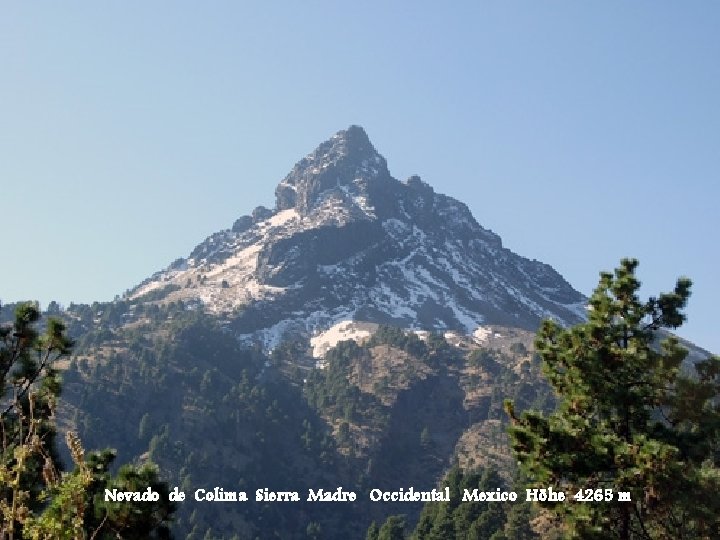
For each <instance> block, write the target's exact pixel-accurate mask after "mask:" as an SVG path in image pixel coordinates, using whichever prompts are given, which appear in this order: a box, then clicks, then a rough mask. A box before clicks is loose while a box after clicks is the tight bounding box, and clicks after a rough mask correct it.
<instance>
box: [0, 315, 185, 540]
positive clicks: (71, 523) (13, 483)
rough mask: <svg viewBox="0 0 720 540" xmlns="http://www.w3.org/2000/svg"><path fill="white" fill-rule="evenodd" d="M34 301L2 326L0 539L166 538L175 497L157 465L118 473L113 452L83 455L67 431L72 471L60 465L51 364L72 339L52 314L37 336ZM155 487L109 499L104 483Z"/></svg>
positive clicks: (130, 487)
mask: <svg viewBox="0 0 720 540" xmlns="http://www.w3.org/2000/svg"><path fill="white" fill-rule="evenodd" d="M39 321H40V311H39V309H38V307H37V305H36V304H34V303H26V304H21V305H19V306H18V307H17V309H16V312H15V323H14V324H13V325H12V326H3V327H0V428H1V429H0V434H1V435H2V436H0V538H2V539H5V538H9V539H10V540H21V539H23V538H27V539H29V538H32V539H36V540H45V539H47V540H49V539H53V540H78V539H82V538H87V537H92V538H96V539H97V540H103V539H106V538H108V539H109V538H117V537H120V536H123V537H133V538H140V537H142V538H158V539H160V538H170V533H169V529H168V524H169V521H170V519H171V517H172V514H173V512H174V509H175V507H174V503H170V502H169V501H168V489H167V485H166V484H165V483H164V482H161V481H159V480H158V477H157V469H156V468H155V467H154V466H152V465H150V464H147V465H145V466H142V467H139V468H137V467H134V466H129V465H125V466H123V467H121V468H120V470H119V472H118V474H117V475H116V476H115V477H112V476H110V474H109V473H108V469H109V466H110V462H111V461H112V459H113V458H114V454H113V453H112V452H111V451H105V452H102V453H93V454H90V456H89V457H87V458H86V456H85V451H84V449H83V447H82V444H81V442H80V439H79V438H78V437H77V435H75V434H74V433H73V432H68V433H67V434H66V441H67V443H68V447H69V449H70V454H71V457H72V460H73V462H74V464H75V470H74V471H73V472H72V473H63V472H62V471H61V467H60V463H59V459H58V458H57V451H56V449H55V431H56V430H55V424H54V411H55V405H56V401H57V398H58V396H59V394H60V378H59V373H58V371H57V370H56V368H55V366H54V364H55V363H56V362H57V361H58V360H59V359H61V358H62V357H64V356H67V355H68V354H69V353H70V351H71V347H72V341H71V340H70V339H69V338H68V337H67V335H66V333H65V326H64V324H63V323H62V322H61V321H60V320H58V319H52V318H51V319H49V320H48V321H47V324H46V328H45V331H44V333H43V334H42V335H40V334H39V333H38V331H37V329H36V327H37V326H38V324H39ZM148 486H149V487H151V489H153V491H155V492H158V493H159V494H160V500H159V501H157V502H129V503H128V502H123V503H119V502H118V503H110V502H105V501H104V500H103V497H102V495H103V491H104V488H105V487H108V488H113V487H115V488H118V489H119V490H122V491H142V490H144V489H145V488H147V487H148Z"/></svg>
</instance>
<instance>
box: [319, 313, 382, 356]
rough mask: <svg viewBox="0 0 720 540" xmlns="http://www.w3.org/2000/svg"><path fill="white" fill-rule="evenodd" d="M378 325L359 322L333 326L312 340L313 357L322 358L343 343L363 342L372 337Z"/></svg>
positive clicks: (343, 322) (341, 322) (342, 322)
mask: <svg viewBox="0 0 720 540" xmlns="http://www.w3.org/2000/svg"><path fill="white" fill-rule="evenodd" d="M377 328H378V325H377V324H374V323H368V322H359V321H340V322H339V323H337V324H335V325H333V326H331V327H330V328H328V329H327V330H326V331H325V332H322V333H320V334H317V335H316V336H313V337H312V338H311V339H310V346H311V347H312V355H313V357H315V358H322V357H324V356H325V353H326V352H328V351H329V350H330V349H332V348H333V347H335V346H336V345H337V344H338V343H340V342H341V341H347V340H350V339H351V340H353V341H355V342H362V341H364V340H366V339H367V338H369V337H370V336H372V335H373V334H374V333H375V331H376V330H377Z"/></svg>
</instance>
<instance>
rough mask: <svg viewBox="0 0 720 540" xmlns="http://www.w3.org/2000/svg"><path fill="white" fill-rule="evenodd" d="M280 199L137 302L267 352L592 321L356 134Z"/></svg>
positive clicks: (289, 182) (320, 157) (454, 203)
mask: <svg viewBox="0 0 720 540" xmlns="http://www.w3.org/2000/svg"><path fill="white" fill-rule="evenodd" d="M276 196H277V203H276V207H275V209H273V210H271V209H268V208H264V207H258V208H256V209H255V210H254V211H253V212H252V215H250V216H243V217H241V218H239V219H238V220H237V221H236V222H235V223H234V224H233V227H232V228H231V229H228V230H224V231H220V232H218V233H215V234H213V235H211V236H210V237H208V238H207V239H206V240H205V241H204V242H202V243H201V244H199V245H198V246H197V247H196V248H195V249H194V250H193V251H192V253H191V254H190V256H189V257H188V258H186V259H179V260H178V261H176V262H175V263H173V264H172V265H171V266H170V267H168V268H167V269H166V270H164V271H161V272H158V273H157V274H155V275H153V276H152V277H151V278H150V279H148V280H146V281H145V282H143V283H142V284H141V285H140V286H138V287H137V288H136V289H134V290H133V291H132V292H131V293H130V295H129V296H130V300H131V301H136V302H147V301H151V302H168V301H172V300H182V301H183V302H185V303H186V305H188V306H190V307H193V308H194V307H201V308H202V309H204V310H205V311H207V312H209V313H215V314H217V315H218V316H219V317H222V318H223V319H224V320H225V321H226V324H227V325H228V328H229V329H231V330H232V331H233V332H234V333H235V334H236V335H237V336H238V338H239V339H241V340H243V341H247V342H260V343H261V344H262V345H263V346H264V347H266V348H272V347H274V346H275V345H276V344H277V343H279V342H280V341H282V340H283V339H286V338H293V339H296V338H297V337H306V338H310V337H312V336H314V335H317V334H318V333H321V332H323V331H324V330H326V329H328V328H331V327H333V326H334V325H336V324H338V323H340V322H342V321H347V320H352V321H364V322H367V323H388V324H394V325H397V326H403V327H407V328H415V329H425V330H456V331H459V332H462V333H466V334H470V333H472V332H474V331H475V330H476V329H477V328H478V327H479V326H481V325H484V324H504V325H509V326H516V327H522V328H527V329H531V330H534V329H535V328H537V325H538V324H539V322H540V320H541V319H543V318H546V317H553V318H555V319H557V320H559V321H561V322H562V323H567V324H571V323H575V322H577V321H579V320H581V319H582V318H583V317H584V298H583V296H582V295H581V294H579V293H578V292H577V291H575V290H574V289H573V288H572V287H571V286H570V285H569V284H568V283H567V282H566V281H565V280H564V279H563V278H562V276H560V275H559V274H558V273H557V272H556V271H555V270H553V269H552V268H551V267H550V266H548V265H546V264H543V263H540V262H538V261H530V260H528V259H526V258H524V257H522V256H520V255H517V254H515V253H513V252H511V251H510V250H508V249H506V248H505V247H503V245H502V241H501V240H500V237H499V236H498V235H497V234H495V233H493V232H492V231H489V230H488V229H485V228H483V227H482V226H481V225H479V224H478V223H477V221H476V220H475V218H474V217H473V216H472V214H471V213H470V210H469V209H468V208H467V206H466V205H465V204H463V203H462V202H460V201H458V200H456V199H453V198H452V197H448V196H446V195H442V194H439V193H436V192H435V190H434V189H433V188H432V187H431V186H430V185H429V184H428V183H426V182H425V181H423V180H421V179H420V178H419V177H417V176H412V177H410V178H408V179H407V180H406V181H405V182H401V181H399V180H397V179H395V178H393V177H392V176H391V175H390V173H389V171H388V168H387V164H386V162H385V159H384V158H383V157H382V156H381V155H380V154H379V153H378V152H377V150H376V149H375V148H374V147H373V145H372V143H371V142H370V140H369V138H368V136H367V134H366V133H365V131H364V130H363V129H362V128H360V127H358V126H350V127H349V128H348V129H346V130H343V131H339V132H338V133H336V134H335V135H334V136H333V137H331V138H330V139H328V140H327V141H325V142H324V143H322V144H321V145H320V146H318V148H317V149H316V150H315V151H314V152H312V153H311V154H309V155H308V156H306V157H305V158H303V159H301V160H300V161H299V162H298V163H297V164H296V165H295V166H294V167H293V169H292V170H291V171H290V173H289V174H288V175H287V176H286V177H285V178H284V179H283V180H282V181H281V182H280V184H279V185H278V187H277V189H276Z"/></svg>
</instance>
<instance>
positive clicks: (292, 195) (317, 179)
mask: <svg viewBox="0 0 720 540" xmlns="http://www.w3.org/2000/svg"><path fill="white" fill-rule="evenodd" d="M384 179H390V173H389V172H388V169H387V163H386V162H385V158H383V157H382V156H381V155H380V154H379V153H378V152H377V150H376V149H375V147H374V146H373V145H372V143H371V142H370V139H369V138H368V136H367V133H365V130H364V129H363V128H361V127H360V126H350V127H349V128H347V129H345V130H342V131H338V132H337V133H336V134H335V135H333V136H332V137H331V138H330V139H328V140H327V141H325V142H323V143H322V144H321V145H320V146H318V147H317V148H316V149H315V151H313V152H312V153H310V154H308V155H307V156H305V157H304V158H303V159H301V160H300V161H299V162H298V163H297V164H296V165H295V166H294V167H293V169H292V170H291V171H290V173H289V174H288V175H287V176H286V177H285V178H284V179H283V180H282V181H281V182H280V184H279V185H278V187H277V189H276V190H275V196H276V208H277V210H278V211H282V210H289V209H295V210H297V211H298V213H300V214H301V215H306V214H309V213H310V212H312V210H313V209H314V208H316V207H318V206H319V205H320V204H322V202H323V201H324V200H325V199H326V198H327V197H328V196H332V195H335V196H336V197H338V198H340V199H347V198H348V197H367V196H368V189H369V184H371V183H373V182H377V181H381V180H384Z"/></svg>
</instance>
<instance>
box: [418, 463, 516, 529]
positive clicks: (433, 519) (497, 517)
mask: <svg viewBox="0 0 720 540" xmlns="http://www.w3.org/2000/svg"><path fill="white" fill-rule="evenodd" d="M441 485H442V486H443V487H444V486H447V487H449V488H450V501H449V502H429V503H425V506H424V507H423V510H422V513H421V514H420V519H419V521H418V524H417V526H416V527H415V530H414V531H413V533H412V534H411V535H410V538H411V539H413V540H440V539H443V540H468V539H475V538H478V539H480V538H491V537H492V536H493V535H494V534H496V533H498V532H502V531H503V529H504V527H505V521H506V513H507V511H508V510H509V506H510V505H511V504H512V503H503V502H486V501H482V502H480V501H463V500H462V498H463V495H464V490H466V489H467V490H468V491H469V492H472V490H473V489H478V490H479V491H495V490H496V488H500V489H501V491H505V490H506V488H505V483H504V482H503V480H502V479H501V478H500V476H499V475H498V474H497V472H495V471H494V470H493V469H489V468H488V469H485V470H477V471H468V472H464V471H462V470H461V469H460V468H458V467H453V468H452V469H451V470H450V472H449V473H448V474H447V476H446V477H445V480H444V481H443V482H442V483H441ZM515 504H518V503H515Z"/></svg>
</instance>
